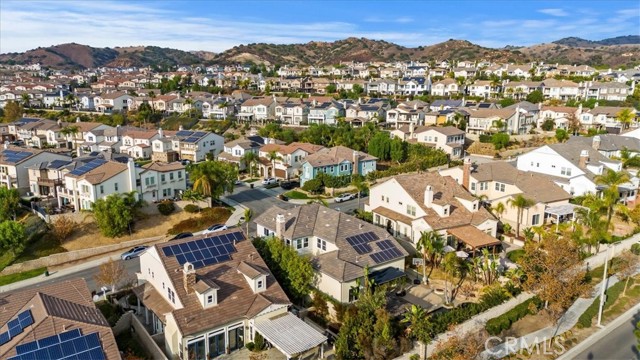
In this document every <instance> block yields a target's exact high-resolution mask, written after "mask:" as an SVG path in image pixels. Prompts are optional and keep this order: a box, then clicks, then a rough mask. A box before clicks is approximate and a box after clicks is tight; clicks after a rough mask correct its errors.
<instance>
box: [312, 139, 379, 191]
mask: <svg viewBox="0 0 640 360" xmlns="http://www.w3.org/2000/svg"><path fill="white" fill-rule="evenodd" d="M377 160H378V159H377V158H376V157H374V156H371V155H369V154H367V153H364V152H361V151H356V150H351V149H349V148H348V147H344V146H334V147H332V148H324V149H322V150H319V151H317V152H316V153H315V154H312V155H309V156H307V158H306V160H305V162H304V163H303V164H302V174H301V175H300V185H304V183H305V181H307V180H310V179H315V178H316V176H317V175H318V174H319V173H324V174H328V175H331V176H343V175H353V174H360V175H362V176H366V175H367V174H368V173H370V172H371V171H374V170H376V163H377Z"/></svg>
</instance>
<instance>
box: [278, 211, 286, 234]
mask: <svg viewBox="0 0 640 360" xmlns="http://www.w3.org/2000/svg"><path fill="white" fill-rule="evenodd" d="M284 223H285V219H284V215H282V214H278V215H276V237H277V238H279V239H283V237H282V236H283V235H284V226H285V224H284Z"/></svg>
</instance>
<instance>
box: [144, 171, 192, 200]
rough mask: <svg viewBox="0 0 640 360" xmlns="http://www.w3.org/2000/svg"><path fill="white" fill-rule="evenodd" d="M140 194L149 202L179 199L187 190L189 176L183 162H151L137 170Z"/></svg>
mask: <svg viewBox="0 0 640 360" xmlns="http://www.w3.org/2000/svg"><path fill="white" fill-rule="evenodd" d="M136 179H137V180H139V185H138V190H137V191H138V192H139V194H140V195H139V196H140V198H141V199H142V200H144V201H147V202H153V201H160V200H164V199H173V198H177V197H179V196H180V194H182V192H183V191H185V190H186V189H187V175H186V172H185V167H184V165H182V163H181V162H178V161H176V162H172V163H164V162H155V161H154V162H151V163H148V164H145V165H143V166H142V167H141V168H137V169H136Z"/></svg>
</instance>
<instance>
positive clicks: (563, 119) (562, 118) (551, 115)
mask: <svg viewBox="0 0 640 360" xmlns="http://www.w3.org/2000/svg"><path fill="white" fill-rule="evenodd" d="M581 113H582V106H580V107H577V108H575V107H570V106H540V115H539V116H538V126H541V125H542V123H543V122H545V121H546V120H547V119H551V120H553V121H554V123H555V127H556V128H558V129H568V128H569V127H570V126H571V124H572V123H576V122H577V121H578V119H579V118H580V114H581ZM585 120H586V119H585ZM582 125H583V126H585V127H586V128H589V127H591V126H592V124H587V123H582Z"/></svg>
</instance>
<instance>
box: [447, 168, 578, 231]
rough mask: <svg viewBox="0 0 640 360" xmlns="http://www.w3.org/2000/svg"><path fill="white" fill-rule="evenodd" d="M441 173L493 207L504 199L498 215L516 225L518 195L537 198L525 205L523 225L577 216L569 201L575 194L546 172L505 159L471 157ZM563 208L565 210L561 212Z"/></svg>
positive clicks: (523, 226) (502, 219) (538, 224)
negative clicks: (479, 160) (479, 161)
mask: <svg viewBox="0 0 640 360" xmlns="http://www.w3.org/2000/svg"><path fill="white" fill-rule="evenodd" d="M440 174H441V175H442V176H451V177H452V178H454V179H455V180H456V182H457V183H458V184H460V185H462V186H463V187H464V188H465V189H467V190H468V191H469V192H470V193H471V194H473V195H475V196H476V197H478V198H482V199H483V201H484V202H486V203H488V204H490V205H491V206H492V207H493V208H496V206H497V205H498V203H502V205H503V207H504V212H503V213H501V214H497V215H498V216H499V219H500V221H501V222H503V223H508V224H510V225H511V226H512V228H514V229H515V228H516V226H517V223H518V222H520V219H518V208H516V207H514V206H511V202H512V201H513V199H514V198H515V197H516V196H518V195H522V196H523V197H525V198H526V199H528V200H531V201H532V202H533V205H532V206H529V207H528V208H526V209H523V214H522V222H521V223H520V229H525V228H528V227H532V226H540V225H542V224H543V223H547V222H549V221H554V222H555V221H559V222H562V221H566V220H570V219H573V218H574V217H575V216H574V207H573V206H572V205H571V204H569V199H570V198H571V194H569V193H568V192H566V191H565V190H563V189H562V188H561V187H559V186H558V185H556V184H555V183H554V182H553V181H552V180H551V179H549V178H548V177H546V176H544V175H541V174H538V173H534V172H526V171H522V170H518V169H516V168H515V167H514V166H513V165H511V164H509V163H506V162H504V161H494V162H489V163H482V164H471V162H470V160H469V159H467V160H466V161H465V163H464V165H463V166H458V167H455V168H450V169H445V170H441V171H440ZM560 209H565V211H563V212H562V213H561V212H560ZM555 216H559V218H556V217H555Z"/></svg>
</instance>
